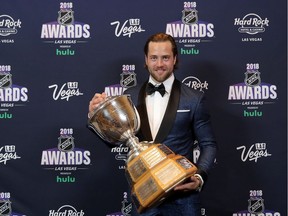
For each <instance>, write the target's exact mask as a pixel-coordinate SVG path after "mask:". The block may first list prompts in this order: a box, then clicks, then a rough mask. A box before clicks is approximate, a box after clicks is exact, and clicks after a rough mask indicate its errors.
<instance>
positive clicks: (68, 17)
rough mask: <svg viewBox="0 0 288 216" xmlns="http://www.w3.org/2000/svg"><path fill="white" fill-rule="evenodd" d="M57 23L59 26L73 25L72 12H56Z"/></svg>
mask: <svg viewBox="0 0 288 216" xmlns="http://www.w3.org/2000/svg"><path fill="white" fill-rule="evenodd" d="M57 21H58V23H59V24H60V25H71V24H73V23H74V12H73V11H72V10H63V11H62V10H61V11H58V19H57Z"/></svg>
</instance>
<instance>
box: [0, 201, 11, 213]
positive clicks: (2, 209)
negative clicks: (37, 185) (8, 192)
mask: <svg viewBox="0 0 288 216" xmlns="http://www.w3.org/2000/svg"><path fill="white" fill-rule="evenodd" d="M11 212H12V210H11V202H10V201H9V200H0V215H1V216H9V215H11Z"/></svg>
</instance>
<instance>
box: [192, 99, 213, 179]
mask: <svg viewBox="0 0 288 216" xmlns="http://www.w3.org/2000/svg"><path fill="white" fill-rule="evenodd" d="M193 127H194V132H195V135H196V139H197V141H198V145H199V148H200V157H199V158H198V161H197V167H198V171H197V173H198V174H200V175H201V177H202V178H203V180H204V182H206V180H207V177H208V173H209V171H210V169H211V168H212V167H213V165H214V161H215V158H216V152H217V143H216V140H215V137H214V133H213V130H212V125H211V121H210V114H209V111H208V109H207V104H206V100H205V97H204V94H202V95H201V96H200V97H199V101H198V103H197V105H196V108H195V113H194V121H193Z"/></svg>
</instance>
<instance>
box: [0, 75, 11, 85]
mask: <svg viewBox="0 0 288 216" xmlns="http://www.w3.org/2000/svg"><path fill="white" fill-rule="evenodd" d="M11 85H12V74H10V73H0V88H10V87H11Z"/></svg>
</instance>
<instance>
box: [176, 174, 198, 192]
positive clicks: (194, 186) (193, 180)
mask: <svg viewBox="0 0 288 216" xmlns="http://www.w3.org/2000/svg"><path fill="white" fill-rule="evenodd" d="M201 185H202V182H201V180H200V179H199V178H197V177H195V176H191V177H190V179H189V181H188V182H185V183H183V184H180V185H178V186H176V187H175V188H174V190H175V191H183V192H187V191H192V190H198V189H199V188H200V187H201Z"/></svg>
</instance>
